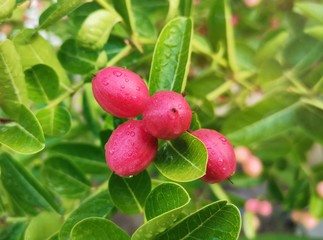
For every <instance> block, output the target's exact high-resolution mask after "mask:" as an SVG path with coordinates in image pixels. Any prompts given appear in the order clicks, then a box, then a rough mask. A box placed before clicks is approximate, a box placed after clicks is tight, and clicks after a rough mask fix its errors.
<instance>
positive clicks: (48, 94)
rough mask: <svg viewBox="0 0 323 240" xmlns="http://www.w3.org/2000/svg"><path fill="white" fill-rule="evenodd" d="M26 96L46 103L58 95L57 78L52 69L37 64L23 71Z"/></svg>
mask: <svg viewBox="0 0 323 240" xmlns="http://www.w3.org/2000/svg"><path fill="white" fill-rule="evenodd" d="M25 78H26V83H27V90H28V97H29V98H30V99H31V100H33V101H35V102H37V103H48V102H49V101H50V100H51V99H54V98H55V97H57V95H58V89H59V80H58V76H57V74H56V72H55V70H54V69H52V68H51V67H49V66H47V65H44V64H38V65H34V66H33V67H31V68H29V69H27V70H26V71H25Z"/></svg>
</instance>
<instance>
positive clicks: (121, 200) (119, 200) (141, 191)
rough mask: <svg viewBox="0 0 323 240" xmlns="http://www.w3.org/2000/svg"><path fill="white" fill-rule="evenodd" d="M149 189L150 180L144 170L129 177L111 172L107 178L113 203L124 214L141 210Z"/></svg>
mask: <svg viewBox="0 0 323 240" xmlns="http://www.w3.org/2000/svg"><path fill="white" fill-rule="evenodd" d="M150 190H151V181H150V177H149V175H148V173H147V172H146V171H143V172H142V173H140V174H138V175H136V176H133V177H131V178H123V177H119V176H117V175H116V174H112V175H111V177H110V179H109V192H110V195H111V199H112V201H113V203H114V205H115V206H116V207H117V208H119V209H120V210H121V211H122V212H124V213H126V214H135V213H140V212H142V211H143V205H144V203H145V200H146V197H147V196H148V194H149V193H150Z"/></svg>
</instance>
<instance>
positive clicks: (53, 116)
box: [36, 107, 72, 137]
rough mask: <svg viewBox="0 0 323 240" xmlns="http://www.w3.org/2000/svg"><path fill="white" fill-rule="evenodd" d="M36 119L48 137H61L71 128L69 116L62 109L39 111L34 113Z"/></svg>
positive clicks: (64, 109)
mask: <svg viewBox="0 0 323 240" xmlns="http://www.w3.org/2000/svg"><path fill="white" fill-rule="evenodd" d="M36 117H37V118H38V121H39V123H40V125H41V126H42V129H43V131H44V133H45V134H46V135H48V136H55V137H59V136H63V135H65V134H66V133H67V132H68V131H69V130H70V128H71V121H72V120H71V115H70V113H69V112H68V111H67V110H66V108H64V107H54V108H44V109H41V110H39V111H38V112H37V113H36Z"/></svg>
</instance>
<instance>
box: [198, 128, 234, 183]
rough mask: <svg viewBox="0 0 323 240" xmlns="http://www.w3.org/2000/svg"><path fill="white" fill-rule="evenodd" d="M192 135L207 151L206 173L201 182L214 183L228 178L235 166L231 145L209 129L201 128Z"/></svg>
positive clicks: (220, 135) (219, 134)
mask: <svg viewBox="0 0 323 240" xmlns="http://www.w3.org/2000/svg"><path fill="white" fill-rule="evenodd" d="M192 134H193V135H194V136H196V137H197V138H198V139H200V140H201V141H202V142H203V143H204V144H205V146H206V148H207V151H208V163H207V166H206V173H205V175H204V176H203V177H202V178H201V180H202V181H205V182H208V183H216V182H221V181H224V180H226V179H228V178H230V177H231V176H232V174H233V173H234V172H235V170H236V164H237V163H236V157H235V154H234V149H233V147H232V145H231V143H230V142H229V141H228V140H227V139H226V138H225V137H224V136H223V135H222V134H221V133H219V132H217V131H215V130H211V129H204V128H202V129H199V130H196V131H194V132H192Z"/></svg>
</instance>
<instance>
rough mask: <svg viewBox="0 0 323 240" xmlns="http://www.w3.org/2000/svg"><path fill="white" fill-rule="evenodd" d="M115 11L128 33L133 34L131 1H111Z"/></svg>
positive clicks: (133, 19) (133, 23)
mask: <svg viewBox="0 0 323 240" xmlns="http://www.w3.org/2000/svg"><path fill="white" fill-rule="evenodd" d="M112 2H113V6H114V8H115V10H116V11H117V12H118V13H119V14H120V16H121V17H122V19H123V22H124V23H125V26H126V28H127V29H128V31H129V32H130V33H134V32H135V18H134V15H133V10H132V5H131V0H112Z"/></svg>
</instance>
